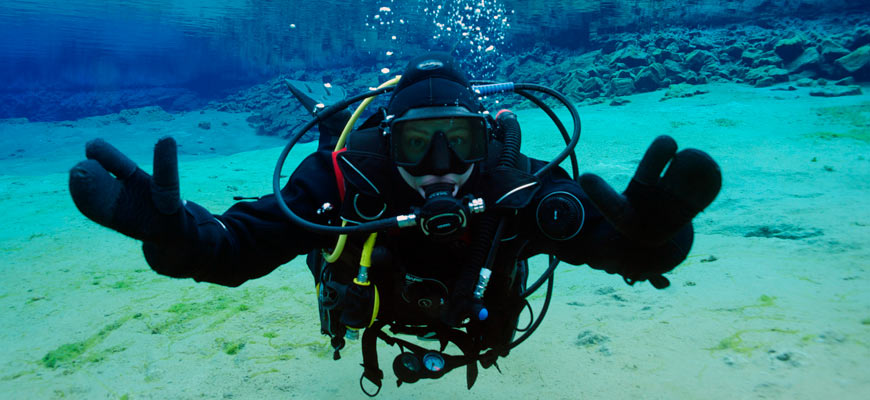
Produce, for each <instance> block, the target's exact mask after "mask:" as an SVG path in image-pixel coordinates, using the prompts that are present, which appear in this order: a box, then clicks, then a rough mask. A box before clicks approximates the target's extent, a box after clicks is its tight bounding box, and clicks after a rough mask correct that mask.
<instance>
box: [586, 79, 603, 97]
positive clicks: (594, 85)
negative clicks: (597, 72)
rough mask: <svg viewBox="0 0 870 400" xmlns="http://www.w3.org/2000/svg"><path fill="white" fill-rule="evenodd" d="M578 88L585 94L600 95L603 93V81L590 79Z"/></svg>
mask: <svg viewBox="0 0 870 400" xmlns="http://www.w3.org/2000/svg"><path fill="white" fill-rule="evenodd" d="M580 88H581V89H582V90H583V92H585V93H589V94H591V93H601V92H603V91H604V80H602V79H601V78H599V77H592V78H589V79H586V80H585V81H583V84H582V85H581V86H580Z"/></svg>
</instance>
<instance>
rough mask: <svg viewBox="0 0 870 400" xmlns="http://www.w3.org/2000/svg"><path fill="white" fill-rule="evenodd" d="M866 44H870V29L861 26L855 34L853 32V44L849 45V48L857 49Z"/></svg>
mask: <svg viewBox="0 0 870 400" xmlns="http://www.w3.org/2000/svg"><path fill="white" fill-rule="evenodd" d="M865 22H866V21H865ZM866 44H870V27H867V26H861V27H859V28H858V29H855V31H854V32H852V38H851V42H850V43H849V48H850V49H857V48H859V47H861V46H864V45H866Z"/></svg>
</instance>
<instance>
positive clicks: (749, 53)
mask: <svg viewBox="0 0 870 400" xmlns="http://www.w3.org/2000/svg"><path fill="white" fill-rule="evenodd" d="M761 53H762V51H761V50H759V49H756V48H749V49H746V50H743V53H742V54H740V62H742V63H743V64H746V65H755V61H756V60H758V59H759V58H761Z"/></svg>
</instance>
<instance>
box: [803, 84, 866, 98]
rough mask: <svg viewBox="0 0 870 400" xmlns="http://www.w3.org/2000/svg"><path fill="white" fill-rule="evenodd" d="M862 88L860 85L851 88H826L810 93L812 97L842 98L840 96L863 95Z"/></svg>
mask: <svg viewBox="0 0 870 400" xmlns="http://www.w3.org/2000/svg"><path fill="white" fill-rule="evenodd" d="M861 93H862V92H861V87H860V86H858V85H850V86H826V87H824V88H819V89H816V90H813V91H811V92H810V96H817V97H840V96H856V95H859V94H861Z"/></svg>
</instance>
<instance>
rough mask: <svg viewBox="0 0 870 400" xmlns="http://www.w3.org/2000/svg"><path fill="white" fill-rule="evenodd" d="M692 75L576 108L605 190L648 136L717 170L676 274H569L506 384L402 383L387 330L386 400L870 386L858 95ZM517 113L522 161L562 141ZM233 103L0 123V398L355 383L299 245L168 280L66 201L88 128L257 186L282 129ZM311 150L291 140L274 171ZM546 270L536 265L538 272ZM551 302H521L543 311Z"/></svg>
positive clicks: (292, 394) (869, 221) (587, 163)
mask: <svg viewBox="0 0 870 400" xmlns="http://www.w3.org/2000/svg"><path fill="white" fill-rule="evenodd" d="M702 89H704V90H707V91H709V93H706V94H702V95H697V96H694V97H690V98H678V99H670V100H667V101H660V99H661V98H662V95H663V92H661V91H660V92H654V93H646V94H642V95H636V96H631V97H628V99H630V100H631V102H630V103H628V104H626V105H623V106H618V107H613V106H609V105H607V104H600V105H591V106H583V107H580V108H579V111H580V113H581V116H582V117H583V137H582V139H581V143H580V145H579V146H578V148H577V153H578V156H579V158H580V163H581V170H582V171H584V172H594V173H598V174H600V175H602V176H603V177H604V178H605V179H606V180H607V181H608V182H610V183H611V184H612V185H613V186H614V187H617V188H623V187H625V185H626V184H627V182H628V180H629V179H630V177H631V174H632V173H633V171H634V168H635V166H636V164H637V162H638V161H639V160H640V157H641V156H642V154H643V151H644V150H645V149H646V147H647V145H648V144H649V143H650V142H651V141H652V139H653V138H655V137H656V136H658V135H662V134H669V135H672V136H673V137H674V138H676V140H677V142H678V143H679V144H680V146H682V147H695V148H700V149H703V150H705V151H707V152H709V153H710V154H711V155H712V156H713V157H714V158H715V159H716V160H717V161H718V162H719V163H720V164H721V167H722V170H723V176H724V185H723V189H722V193H721V194H720V195H719V197H718V199H717V200H716V202H715V203H713V205H712V206H711V207H710V208H709V209H708V210H707V211H706V212H704V213H703V214H701V215H699V216H698V217H697V218H696V219H695V227H696V232H697V234H696V237H695V243H694V247H693V249H692V253H691V254H690V256H689V258H688V259H687V260H686V261H685V262H684V263H683V264H682V265H681V266H680V267H679V268H677V269H676V270H675V271H673V272H672V273H671V274H670V275H669V278H670V280H671V282H672V286H671V287H670V288H668V289H665V290H655V289H654V288H652V287H651V286H650V285H648V284H645V283H644V284H638V285H635V286H633V287H631V286H627V285H625V284H624V283H623V282H622V280H621V279H620V278H619V277H617V276H612V275H607V274H606V273H603V272H600V271H595V270H591V269H589V268H587V267H582V266H569V265H564V264H563V265H562V266H561V267H560V268H559V269H558V270H557V274H556V283H555V295H554V299H553V303H552V305H551V308H550V312H549V314H548V315H547V318H546V320H545V321H544V323H543V324H542V326H541V328H540V329H539V330H538V332H536V333H535V335H533V336H532V337H531V338H530V339H529V340H528V341H526V342H525V343H523V344H522V345H521V346H519V347H518V348H517V349H515V350H514V351H513V352H512V353H511V355H510V356H509V357H508V358H506V359H502V360H501V361H500V362H499V366H500V368H501V372H502V373H501V374H500V373H498V372H497V371H496V370H495V369H494V368H490V369H487V370H481V372H480V376H479V378H478V381H477V383H476V385H475V386H474V387H473V389H472V390H470V391H469V390H466V388H465V373H464V371H455V372H453V373H451V374H449V375H447V376H445V377H444V378H442V379H440V380H438V381H424V382H419V383H416V384H413V385H402V386H401V387H399V388H396V386H395V385H394V382H395V381H394V378H393V375H392V371H391V370H390V365H391V364H392V359H393V357H394V356H395V355H396V354H397V352H398V349H396V348H391V347H389V346H386V345H384V344H383V343H380V344H379V353H380V363H381V367H382V368H383V369H384V370H385V374H386V378H385V383H384V387H383V389H382V391H381V393H380V396H379V397H381V398H406V399H418V398H419V399H430V398H457V399H458V398H495V397H498V398H523V399H530V398H531V399H537V398H541V399H544V398H546V399H577V398H584V399H597V398H601V399H621V398H641V399H756V398H764V399H821V398H826V399H866V398H868V397H870V365H868V364H870V362H868V360H870V286H868V279H870V272H868V268H870V261H868V260H870V207H868V204H870V202H868V197H870V95H868V94H864V95H859V96H849V97H838V98H819V97H811V96H809V95H808V93H809V89H806V88H798V89H797V90H794V91H788V90H782V89H784V87H782V86H780V87H774V88H764V89H756V88H750V87H747V86H742V85H736V84H715V85H707V86H704V87H702ZM868 90H870V87H864V91H865V93H866V92H867V91H868ZM152 111H153V110H152ZM518 115H519V118H520V122H521V123H522V124H523V130H524V132H523V134H524V143H523V149H524V152H526V153H527V154H530V155H533V156H535V157H539V158H548V157H551V156H553V155H555V154H556V153H557V151H558V149H559V146H560V143H561V142H560V141H561V138H560V137H559V135H558V134H556V133H555V132H554V129H553V128H552V125H551V124H550V122H549V121H548V119H547V118H546V116H545V115H544V114H543V113H542V112H539V111H534V110H533V111H521V112H519V113H518ZM561 115H564V116H565V117H567V113H566V112H564V111H563V112H562V113H561ZM245 117H246V115H244V114H225V113H219V112H214V111H206V112H202V113H200V112H194V113H187V114H174V115H171V116H169V117H166V115H163V114H161V113H159V112H142V113H139V114H137V116H135V117H129V116H128V118H123V120H121V121H119V118H118V116H117V115H113V116H104V117H96V118H89V119H87V120H80V121H72V122H66V123H15V122H13V121H7V122H4V123H0V151H2V152H3V154H0V210H2V215H3V218H2V223H0V273H2V278H0V310H2V314H0V345H2V348H3V351H2V352H0V397H2V398H9V399H32V398H41V399H49V398H86V399H94V398H123V399H144V398H148V399H179V398H241V399H248V398H269V399H271V398H363V397H364V395H363V394H362V392H360V389H359V385H358V381H359V376H360V374H361V372H362V369H361V367H360V366H359V363H360V362H361V353H360V349H359V344H358V342H351V343H350V344H349V346H348V348H347V349H346V350H344V351H343V353H342V356H343V357H342V359H341V360H340V361H332V360H331V350H330V347H329V344H328V339H327V338H326V337H325V336H322V335H320V333H319V321H318V317H317V305H316V300H315V295H314V288H313V285H312V279H311V276H310V273H309V272H308V269H307V268H306V266H305V264H304V258H303V257H300V258H298V259H296V260H293V261H292V262H290V263H289V264H288V265H285V266H283V267H281V268H279V269H278V270H276V271H275V272H273V273H272V274H270V275H268V276H267V277H264V278H261V279H258V280H254V281H250V282H248V283H245V284H244V285H242V286H241V287H239V288H224V287H219V286H215V285H211V284H197V283H195V282H193V281H190V280H176V279H171V278H166V277H162V276H160V275H157V274H155V273H153V272H152V271H151V270H150V269H149V267H148V265H147V264H146V263H145V260H144V258H143V257H142V254H141V251H140V245H139V243H138V242H136V241H134V240H132V239H128V238H126V237H124V236H122V235H120V234H117V233H114V232H112V231H110V230H108V229H105V228H102V227H100V226H98V225H96V224H95V223H92V222H90V221H89V220H87V219H86V218H85V217H83V216H82V215H81V214H79V212H78V211H77V210H76V208H75V206H74V205H73V203H72V201H71V199H70V196H69V194H68V191H67V170H68V169H69V168H70V167H71V166H72V165H73V164H74V163H75V162H76V161H78V160H80V159H82V158H83V153H84V151H83V149H84V143H85V142H86V141H87V140H88V139H90V138H93V137H105V138H107V139H108V140H109V141H110V142H112V143H114V144H116V145H117V146H118V147H119V148H120V149H121V150H122V151H125V152H127V153H128V154H130V156H131V157H132V158H133V159H134V160H136V161H137V162H139V163H140V164H141V165H142V166H143V168H144V169H145V170H146V171H150V170H151V166H150V162H151V159H150V153H151V149H152V145H153V143H154V142H155V141H156V139H157V138H158V137H160V136H163V135H173V136H175V137H176V138H177V139H178V141H179V144H180V145H181V147H180V154H181V155H180V158H181V182H182V194H183V197H184V198H187V199H191V200H194V201H196V202H198V203H200V204H202V205H204V206H206V207H207V208H208V209H209V210H211V211H212V212H215V213H220V212H223V210H225V209H226V208H227V207H229V206H230V205H231V204H232V203H233V200H232V196H234V195H242V196H255V195H260V194H265V193H268V192H271V175H272V170H273V168H274V163H275V161H276V160H277V157H278V154H279V152H280V148H279V147H278V146H281V145H282V142H281V141H279V140H277V139H273V138H263V137H257V136H255V135H254V133H253V132H252V130H251V129H250V128H249V127H247V125H246V124H245V122H244V118H245ZM203 121H206V122H209V123H210V129H208V130H205V129H202V128H200V127H199V126H198V125H199V123H200V122H203ZM313 146H314V144H305V145H300V146H299V147H298V148H297V149H295V150H294V153H293V154H291V158H292V160H291V161H290V163H289V167H288V168H292V167H293V165H295V164H296V163H298V162H299V160H301V159H302V158H303V157H304V156H305V155H306V154H307V153H308V152H310V151H312V150H313V149H314V147H313ZM545 261H546V260H545V259H543V258H535V259H533V260H532V265H533V267H534V271H536V272H538V273H540V271H542V270H543V267H544V263H545ZM542 301H543V292H539V293H537V294H535V295H534V296H533V301H532V303H533V305H534V306H535V308H536V310H537V309H538V308H539V307H540V305H541V303H542Z"/></svg>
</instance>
